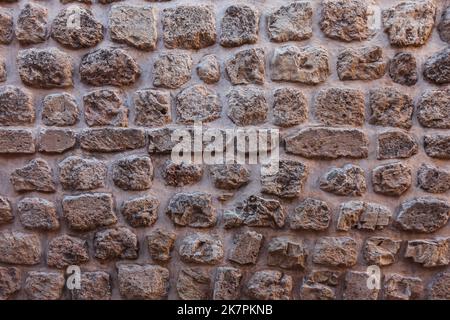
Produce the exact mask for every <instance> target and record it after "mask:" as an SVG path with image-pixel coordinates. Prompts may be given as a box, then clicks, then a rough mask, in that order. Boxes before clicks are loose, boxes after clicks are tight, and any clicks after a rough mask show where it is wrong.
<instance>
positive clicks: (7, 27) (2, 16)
mask: <svg viewBox="0 0 450 320" xmlns="http://www.w3.org/2000/svg"><path fill="white" fill-rule="evenodd" d="M13 28H14V17H13V15H12V10H11V9H7V8H0V44H9V43H11V41H12V39H13V36H14V29H13Z"/></svg>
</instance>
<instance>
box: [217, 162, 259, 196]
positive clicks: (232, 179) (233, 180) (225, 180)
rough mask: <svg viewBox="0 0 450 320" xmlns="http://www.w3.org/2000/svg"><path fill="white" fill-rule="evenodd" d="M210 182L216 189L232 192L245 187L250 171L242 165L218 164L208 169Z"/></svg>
mask: <svg viewBox="0 0 450 320" xmlns="http://www.w3.org/2000/svg"><path fill="white" fill-rule="evenodd" d="M209 172H210V176H211V179H212V182H213V184H214V186H215V187H216V188H219V189H225V190H233V189H239V188H240V187H242V186H245V185H246V184H247V183H248V182H249V181H250V175H251V172H250V170H249V169H248V168H247V167H245V166H244V165H241V164H237V163H233V164H218V165H212V166H210V169H209Z"/></svg>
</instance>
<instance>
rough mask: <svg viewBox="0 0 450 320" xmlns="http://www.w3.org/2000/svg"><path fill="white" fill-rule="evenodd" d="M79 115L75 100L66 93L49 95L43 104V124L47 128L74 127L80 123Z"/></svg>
mask: <svg viewBox="0 0 450 320" xmlns="http://www.w3.org/2000/svg"><path fill="white" fill-rule="evenodd" d="M79 113H80V111H79V109H78V105H77V102H76V100H75V98H74V97H73V96H72V95H70V94H68V93H65V92H63V93H55V94H49V95H47V96H45V98H44V101H43V103H42V122H43V123H44V124H45V125H47V126H59V127H65V126H72V125H74V124H76V123H77V122H78V118H79Z"/></svg>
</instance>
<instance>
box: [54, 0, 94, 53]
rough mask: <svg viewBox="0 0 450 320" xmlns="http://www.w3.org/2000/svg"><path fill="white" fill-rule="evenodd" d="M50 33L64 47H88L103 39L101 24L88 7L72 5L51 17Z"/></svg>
mask: <svg viewBox="0 0 450 320" xmlns="http://www.w3.org/2000/svg"><path fill="white" fill-rule="evenodd" d="M51 35H52V38H53V39H54V40H55V41H57V42H59V43H60V44H62V45H63V46H65V47H68V48H71V49H82V48H90V47H94V46H96V45H97V44H98V43H100V42H101V41H102V40H103V25H102V24H101V22H100V21H98V20H97V19H96V18H95V16H94V15H93V14H92V11H91V10H89V9H88V8H84V7H81V6H78V5H72V6H69V7H67V8H65V9H63V10H61V11H60V12H59V13H58V15H57V16H56V17H55V19H53V22H52V33H51Z"/></svg>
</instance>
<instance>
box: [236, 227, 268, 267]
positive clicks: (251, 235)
mask: <svg viewBox="0 0 450 320" xmlns="http://www.w3.org/2000/svg"><path fill="white" fill-rule="evenodd" d="M262 242H263V235H262V234H259V233H257V232H255V231H250V230H247V231H244V232H241V233H238V234H236V235H235V236H234V238H233V245H232V247H231V250H230V255H229V257H228V260H230V261H233V262H236V263H238V264H241V265H246V264H256V262H257V261H258V255H259V251H260V249H261V245H262Z"/></svg>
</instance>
